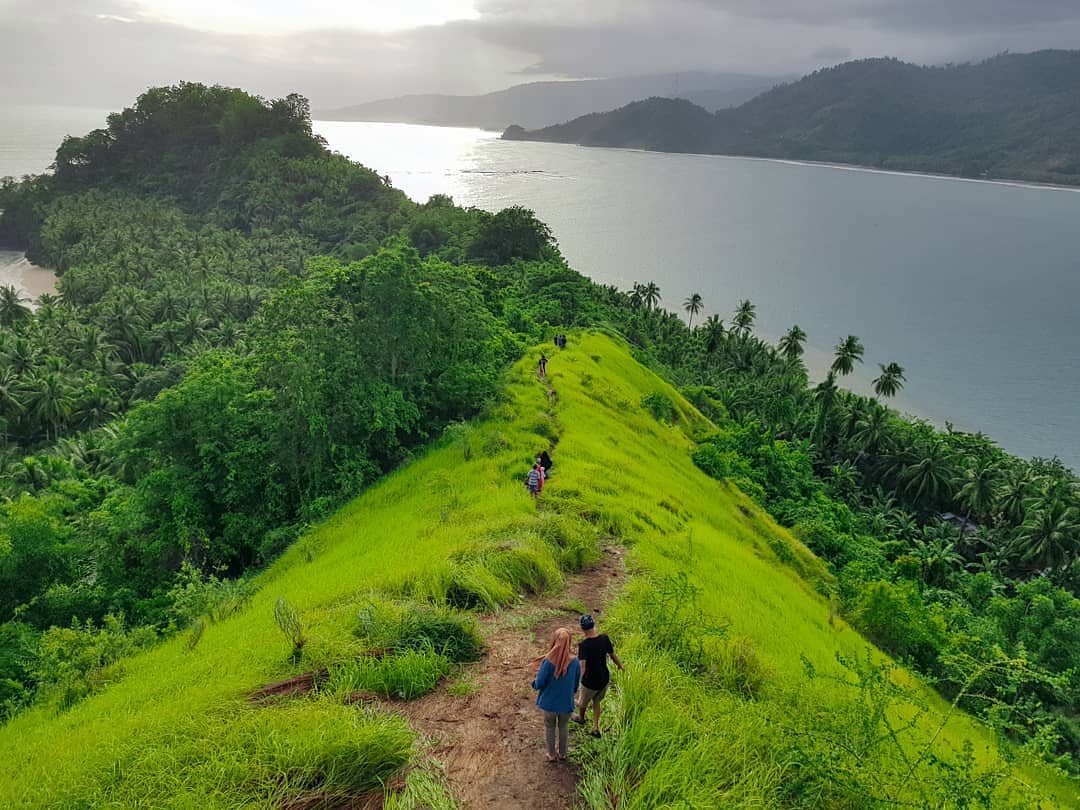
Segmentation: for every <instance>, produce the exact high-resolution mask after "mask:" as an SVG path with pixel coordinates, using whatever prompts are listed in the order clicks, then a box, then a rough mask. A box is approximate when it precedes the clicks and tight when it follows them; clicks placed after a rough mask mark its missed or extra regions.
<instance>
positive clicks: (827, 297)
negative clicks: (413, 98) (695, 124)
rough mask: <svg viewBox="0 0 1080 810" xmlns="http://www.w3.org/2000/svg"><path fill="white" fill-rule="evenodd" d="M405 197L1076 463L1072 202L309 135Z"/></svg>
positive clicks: (422, 137)
mask: <svg viewBox="0 0 1080 810" xmlns="http://www.w3.org/2000/svg"><path fill="white" fill-rule="evenodd" d="M316 129H317V130H318V131H319V132H320V133H321V134H322V135H323V136H324V137H325V138H326V139H327V140H328V142H329V143H330V146H331V147H333V148H334V149H336V150H338V151H340V152H342V153H343V154H345V155H348V156H349V157H351V158H354V159H356V160H358V161H360V162H362V163H365V164H366V165H370V166H372V167H373V168H375V169H377V170H378V171H379V172H380V173H381V174H388V175H390V178H391V180H392V182H393V183H394V185H396V186H397V187H398V188H401V189H402V190H404V191H405V192H406V193H408V194H409V195H410V196H412V197H414V198H415V199H419V200H423V199H426V198H427V197H428V196H430V195H431V194H434V193H443V194H449V195H451V196H452V197H454V199H455V200H456V201H457V202H458V203H460V204H464V205H474V206H478V207H481V208H485V209H489V210H495V209H498V208H502V207H505V206H508V205H514V204H519V205H524V206H526V207H528V208H531V209H533V210H534V211H536V213H537V215H538V216H539V217H540V218H541V219H542V220H544V221H545V222H547V223H548V224H549V225H550V226H551V228H552V230H553V231H554V233H555V236H556V237H557V238H558V240H559V244H560V247H561V248H562V251H563V253H564V255H565V256H566V257H567V259H568V260H569V262H570V263H571V265H573V266H574V267H575V268H576V269H578V270H580V271H581V272H582V273H585V274H586V275H588V276H590V277H592V278H594V279H596V280H597V281H600V282H603V283H607V284H615V285H617V286H619V287H621V288H623V289H626V288H629V287H630V285H631V284H632V283H633V282H635V281H641V282H645V281H655V282H656V283H657V284H659V285H660V288H661V290H662V292H663V294H664V303H665V304H666V305H667V306H668V307H669V308H674V309H678V308H679V307H680V305H681V302H682V301H683V299H685V298H686V297H687V296H688V295H690V294H691V293H694V292H697V293H700V294H701V295H702V296H703V298H704V300H705V306H706V312H705V313H703V315H702V316H699V317H704V316H705V315H707V314H710V313H713V312H715V313H718V314H720V315H721V317H725V318H729V317H730V314H731V312H732V310H733V309H734V308H735V305H736V304H737V303H738V301H739V300H740V299H742V298H750V299H751V300H752V301H754V303H755V304H757V309H758V331H759V333H762V334H764V335H766V336H777V335H780V334H782V333H783V332H784V331H786V330H787V328H788V327H789V326H790V325H791V324H793V323H798V324H799V325H801V326H802V327H803V329H805V330H806V332H807V333H808V334H809V344H810V346H809V351H808V365H809V366H810V369H811V373H812V375H816V376H818V377H820V376H821V375H822V374H823V370H824V368H825V367H826V366H827V365H828V362H829V360H830V356H831V351H832V347H833V346H834V345H835V344H836V343H838V342H839V340H840V339H841V338H842V337H843V336H845V335H847V334H855V335H858V336H859V337H860V338H861V339H862V341H863V343H864V345H865V346H866V362H865V364H864V366H863V367H861V368H860V370H859V372H858V373H857V374H855V375H852V377H849V378H847V379H846V380H845V381H844V384H846V385H848V386H849V387H851V388H853V389H855V390H858V391H861V392H864V393H865V392H868V391H869V388H870V380H871V379H873V377H874V376H876V373H877V371H878V367H877V364H878V363H888V362H890V361H896V362H898V363H900V364H901V365H903V366H904V367H905V368H906V369H907V377H908V383H907V386H906V388H905V390H904V391H903V392H902V394H901V396H900V397H898V398H897V400H896V401H895V402H894V404H895V405H896V406H897V407H899V408H901V409H902V410H905V411H907V412H909V413H912V414H914V415H917V416H921V417H923V418H926V419H929V420H930V421H932V422H935V423H936V424H938V425H944V424H945V423H946V422H951V423H952V424H954V425H955V426H956V427H957V428H958V429H962V430H970V431H982V432H984V433H986V434H988V435H990V436H991V437H993V438H994V439H996V440H997V441H998V442H999V443H1000V444H1001V445H1002V446H1003V447H1005V448H1006V449H1007V450H1010V451H1011V452H1014V453H1017V454H1020V455H1022V456H1027V457H1030V456H1045V457H1049V456H1059V457H1060V458H1062V459H1063V460H1064V461H1065V462H1066V463H1068V464H1069V465H1070V466H1072V467H1073V468H1074V469H1077V468H1080V325H1078V321H1077V317H1078V310H1080V193H1078V192H1076V191H1071V190H1056V189H1048V188H1032V187H1026V186H1023V185H1020V184H1014V185H1008V184H994V183H978V182H968V181H962V180H953V179H947V178H933V177H923V176H915V175H905V174H894V173H883V172H871V171H859V170H853V169H851V168H834V167H826V166H816V165H803V164H793V163H781V162H773V161H762V160H751V159H745V158H726V157H718V156H698V155H668V154H657V153H648V152H636V151H629V150H615V149H592V148H583V147H576V146H567V145H562V144H542V143H521V142H512V141H501V140H498V139H497V138H495V137H493V136H492V134H491V133H487V132H481V131H477V130H460V129H443V128H438V127H420V126H409V125H402V124H363V123H344V122H317V123H316Z"/></svg>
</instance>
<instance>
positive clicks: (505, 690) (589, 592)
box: [384, 546, 625, 810]
mask: <svg viewBox="0 0 1080 810" xmlns="http://www.w3.org/2000/svg"><path fill="white" fill-rule="evenodd" d="M623 551H624V549H623V548H622V547H619V546H605V548H604V553H603V557H602V558H601V560H600V561H599V562H598V563H597V564H596V565H594V566H592V567H591V568H589V569H588V570H586V571H583V572H581V573H579V574H574V575H571V576H568V577H567V579H566V587H565V588H564V589H563V590H562V591H560V592H559V593H555V594H550V595H547V596H543V597H537V598H535V599H530V600H528V601H527V602H526V603H524V604H523V605H521V606H520V607H517V608H514V609H512V610H504V611H501V612H499V613H496V614H494V615H491V616H486V617H484V618H483V619H482V624H483V625H484V636H485V640H486V642H487V652H486V653H485V655H484V657H483V658H482V659H481V660H480V661H478V662H477V663H475V664H471V665H469V666H467V667H465V668H464V670H463V672H462V673H461V677H460V678H459V679H457V680H455V681H453V682H451V684H461V683H464V684H469V685H471V687H472V689H471V691H470V692H469V694H464V695H454V694H451V693H450V692H449V691H448V690H447V686H446V685H443V686H441V687H440V688H439V689H438V690H437V691H435V692H433V693H431V694H430V695H426V696H425V697H422V698H419V699H418V700H414V701H411V702H410V703H407V704H384V705H385V706H386V707H387V708H388V709H390V710H391V711H395V712H397V713H399V714H402V715H404V716H405V717H406V718H407V719H408V721H409V723H410V724H411V725H412V727H413V728H414V729H415V730H416V731H417V732H419V733H420V734H421V735H422V736H423V737H425V738H426V739H427V741H428V743H429V746H430V747H429V751H430V753H431V754H432V755H433V756H434V757H435V758H436V759H438V760H439V761H441V762H442V763H443V765H444V767H445V770H446V777H447V781H448V782H449V785H450V789H451V790H452V791H453V793H454V796H455V797H456V798H457V799H458V800H459V801H460V803H461V806H462V807H463V808H467V809H468V808H478V807H484V808H487V807H500V808H501V807H507V808H514V807H523V808H524V807H527V808H532V809H537V810H539V809H540V808H543V809H544V810H556V808H558V809H561V808H569V807H572V806H573V804H574V800H575V797H576V790H577V767H576V766H575V765H574V764H573V763H571V762H560V763H549V762H548V761H547V759H546V749H545V745H544V722H543V715H542V714H541V712H540V710H539V709H538V708H537V707H536V703H535V700H536V699H535V693H534V692H533V690H532V685H531V684H532V679H533V670H532V667H531V662H532V660H533V659H535V658H537V657H538V656H541V655H543V654H544V652H546V650H547V646H548V642H549V641H550V639H551V636H552V635H553V633H554V632H555V629H556V628H558V627H567V628H569V629H570V630H571V631H572V632H573V633H574V638H575V641H576V640H577V639H578V638H580V636H581V632H580V630H578V628H577V622H576V619H577V617H578V611H579V608H580V607H584V608H585V609H586V610H588V611H589V612H590V613H592V614H594V615H595V616H597V618H598V619H601V617H602V616H603V609H604V607H605V605H606V604H607V602H608V601H609V599H610V598H611V597H612V596H613V595H614V592H615V591H616V590H617V589H618V588H619V587H621V584H622V581H623V579H624V577H625V571H624V567H623V559H622V557H623ZM586 728H587V727H586ZM582 734H583V731H582V729H581V727H579V726H578V725H577V724H575V723H571V724H570V751H571V752H572V751H573V750H574V747H575V745H576V744H577V743H578V741H580V739H581V738H582V737H581V735H582Z"/></svg>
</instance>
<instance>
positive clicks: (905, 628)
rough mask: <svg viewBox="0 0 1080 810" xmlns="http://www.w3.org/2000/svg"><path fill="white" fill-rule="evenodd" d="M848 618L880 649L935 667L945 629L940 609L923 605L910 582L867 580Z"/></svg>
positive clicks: (945, 637)
mask: <svg viewBox="0 0 1080 810" xmlns="http://www.w3.org/2000/svg"><path fill="white" fill-rule="evenodd" d="M851 620H852V622H853V623H854V624H855V626H856V627H858V628H859V629H860V630H861V631H862V632H863V633H865V634H866V636H867V637H868V638H869V639H870V640H871V641H873V642H874V643H875V644H877V645H878V646H879V647H881V648H882V649H884V650H887V651H888V652H890V653H892V654H893V655H896V656H900V657H902V658H910V659H911V660H912V661H914V662H915V663H916V664H917V665H918V666H919V667H920V668H922V669H923V670H924V671H930V672H932V671H934V670H935V669H937V664H938V654H939V653H940V652H941V650H942V649H943V648H944V647H945V644H946V640H947V632H946V627H945V621H944V619H943V618H942V617H941V615H940V612H938V611H935V610H933V609H932V608H929V607H927V605H926V604H925V603H924V602H923V600H922V598H921V597H920V595H919V592H918V590H917V589H916V588H915V586H914V585H912V584H911V583H901V584H893V583H891V582H868V583H866V584H864V585H863V587H862V590H861V592H860V593H859V594H858V596H857V597H856V598H855V605H854V607H853V609H852V611H851Z"/></svg>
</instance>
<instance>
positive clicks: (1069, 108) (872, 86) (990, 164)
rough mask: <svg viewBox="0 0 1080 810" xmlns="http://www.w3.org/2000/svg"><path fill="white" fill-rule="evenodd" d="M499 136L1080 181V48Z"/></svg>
mask: <svg viewBox="0 0 1080 810" xmlns="http://www.w3.org/2000/svg"><path fill="white" fill-rule="evenodd" d="M503 137H504V138H507V139H512V140H534V141H553V142H559V143H575V144H581V145H584V146H612V147H629V148H637V149H650V150H657V151H666V152H703V153H715V154H731V155H747V156H759V157H773V158H787V159H795V160H815V161H826V162H836V163H852V164H859V165H866V166H875V167H880V168H887V169H897V170H904V171H925V172H933V173H941V174H949V175H958V176H965V177H993V178H1010V179H1019V180H1030V181H1038V182H1049V183H1061V184H1067V185H1076V184H1080V51H1040V52H1037V53H1030V54H1005V55H1002V56H997V57H994V58H993V59H989V60H987V61H985V62H981V63H979V64H970V65H956V66H947V67H919V66H916V65H911V64H907V63H904V62H900V61H898V60H896V59H868V60H863V61H856V62H847V63H845V64H842V65H838V66H837V67H834V68H829V69H827V70H819V71H817V72H815V73H812V74H810V75H808V76H806V77H804V78H803V79H801V80H799V81H796V82H792V83H790V84H783V85H779V86H777V87H775V88H773V89H772V90H769V91H768V92H765V93H762V94H761V95H759V96H757V97H755V98H753V99H751V100H749V101H747V102H745V103H744V104H742V105H740V106H738V107H735V108H731V109H726V110H720V111H718V112H715V113H714V112H711V111H709V110H707V109H705V108H703V107H701V106H699V105H696V104H694V103H692V102H691V101H689V100H684V99H671V98H649V99H646V100H644V101H636V102H634V103H631V104H627V105H625V106H623V107H621V108H619V109H615V110H612V111H611V112H604V113H593V114H590V115H585V116H582V117H580V118H577V119H575V120H573V121H570V122H569V123H566V124H561V125H557V126H550V127H546V128H542V129H534V130H532V131H529V129H528V128H527V127H524V126H516V127H510V128H509V129H507V130H506V132H505V133H504V135H503Z"/></svg>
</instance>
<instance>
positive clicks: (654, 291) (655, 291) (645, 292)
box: [641, 281, 660, 310]
mask: <svg viewBox="0 0 1080 810" xmlns="http://www.w3.org/2000/svg"><path fill="white" fill-rule="evenodd" d="M641 300H642V302H644V304H645V308H646V309H649V310H653V309H656V307H657V306H658V305H659V304H660V288H659V287H658V286H656V282H655V281H650V282H649V283H648V284H645V285H644V286H643V287H642V288H641Z"/></svg>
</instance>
